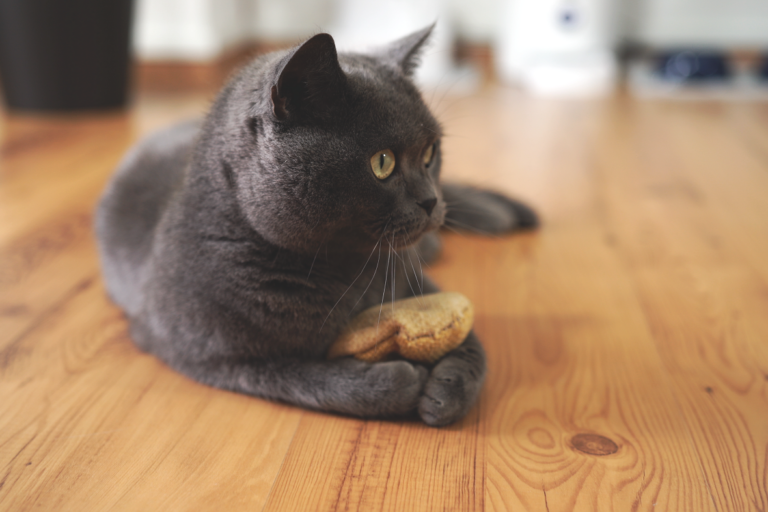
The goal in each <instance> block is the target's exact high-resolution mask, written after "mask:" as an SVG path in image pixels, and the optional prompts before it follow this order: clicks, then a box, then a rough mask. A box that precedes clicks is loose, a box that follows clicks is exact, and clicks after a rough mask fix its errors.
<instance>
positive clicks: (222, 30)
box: [133, 0, 252, 61]
mask: <svg viewBox="0 0 768 512" xmlns="http://www.w3.org/2000/svg"><path fill="white" fill-rule="evenodd" d="M250 10H251V2H250V1H249V0H137V3H136V14H135V16H136V18H135V23H134V33H133V45H134V52H135V53H136V55H138V57H139V58H141V59H145V60H190V61H205V60H211V59H214V58H216V57H217V56H218V55H220V54H221V53H222V52H223V51H225V50H226V49H228V48H229V47H231V46H233V45H235V44H237V43H238V42H240V41H242V40H244V39H246V38H249V37H250V35H251V32H252V29H251V17H252V16H251V14H250Z"/></svg>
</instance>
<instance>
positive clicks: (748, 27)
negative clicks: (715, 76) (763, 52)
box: [634, 0, 768, 49]
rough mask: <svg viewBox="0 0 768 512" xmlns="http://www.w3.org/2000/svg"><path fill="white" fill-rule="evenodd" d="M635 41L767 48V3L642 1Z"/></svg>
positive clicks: (767, 0) (759, 0)
mask: <svg viewBox="0 0 768 512" xmlns="http://www.w3.org/2000/svg"><path fill="white" fill-rule="evenodd" d="M637 3H639V5H638V6H636V9H637V12H638V18H637V20H636V23H635V24H634V25H635V28H634V30H635V34H634V38H635V39H637V40H638V41H640V42H643V43H646V44H649V45H651V46H667V47H669V46H688V45H698V46H714V47H725V48H728V47H753V48H759V49H765V48H766V47H767V46H768V0H643V1H641V2H637Z"/></svg>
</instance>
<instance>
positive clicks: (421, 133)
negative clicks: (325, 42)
mask: <svg viewBox="0 0 768 512" xmlns="http://www.w3.org/2000/svg"><path fill="white" fill-rule="evenodd" d="M345 57H348V58H342V59H340V62H341V63H342V69H343V70H344V72H345V74H346V75H347V84H348V87H350V89H351V92H352V95H353V97H354V102H353V109H354V112H352V113H351V114H352V117H353V119H354V125H356V128H357V129H359V130H362V131H365V132H367V133H370V132H380V133H382V134H386V135H389V136H391V137H397V138H402V139H410V140H413V139H427V138H436V137H439V136H440V125H439V123H438V122H437V120H436V119H435V118H434V116H433V115H432V113H431V112H430V111H429V108H428V107H427V106H426V105H425V104H424V101H423V100H422V98H421V94H420V93H419V92H418V90H417V89H416V87H415V86H414V84H413V83H412V82H411V81H410V80H409V79H408V78H406V77H404V76H403V75H402V74H401V73H398V72H397V71H396V70H393V69H391V68H388V67H386V66H384V65H382V64H381V63H379V62H377V61H376V60H375V59H374V58H371V57H367V56H351V58H349V57H350V56H345Z"/></svg>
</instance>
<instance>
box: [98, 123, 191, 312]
mask: <svg viewBox="0 0 768 512" xmlns="http://www.w3.org/2000/svg"><path fill="white" fill-rule="evenodd" d="M200 124H201V123H200V122H199V121H188V122H184V123H181V124H178V125H175V126H172V127H170V128H167V129H164V130H161V131H158V132H156V133H154V134H151V135H149V136H148V137H146V138H145V139H144V140H142V141H141V142H139V143H138V144H136V146H134V147H133V148H132V149H131V150H130V151H129V152H128V153H127V154H126V156H125V157H124V158H123V161H122V162H121V163H120V165H119V166H118V168H117V171H116V172H115V174H114V175H113V177H112V179H111V181H110V183H109V184H108V186H107V188H106V190H105V192H104V195H103V196H102V198H101V201H100V203H99V206H98V208H97V210H96V235H97V239H98V243H99V251H100V255H101V260H102V267H103V270H104V276H105V280H106V287H107V291H108V292H109V294H110V296H111V297H112V299H113V300H114V301H115V302H116V303H117V304H118V305H120V306H121V307H123V308H124V309H125V311H126V312H127V313H128V314H129V315H134V314H136V313H137V311H138V308H139V307H140V303H141V298H140V296H139V291H140V286H141V281H142V274H143V270H144V267H145V264H146V262H147V259H148V256H149V254H150V251H151V248H152V240H153V237H154V232H155V228H156V226H157V225H158V222H159V221H160V219H161V218H162V216H163V212H164V211H165V209H166V206H167V205H168V202H169V200H170V198H171V196H172V195H173V192H174V191H175V190H177V189H178V187H179V186H180V185H181V182H182V181H183V178H184V173H185V170H186V168H187V166H188V165H189V162H190V159H191V155H192V149H193V146H194V142H195V141H196V140H197V137H198V134H199V132H200Z"/></svg>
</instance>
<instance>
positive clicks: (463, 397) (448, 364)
mask: <svg viewBox="0 0 768 512" xmlns="http://www.w3.org/2000/svg"><path fill="white" fill-rule="evenodd" d="M482 385H483V377H482V376H478V375H475V374H473V372H470V371H467V369H466V368H465V367H464V366H463V365H462V364H461V362H460V361H456V360H453V359H451V358H448V359H444V360H443V361H442V362H440V363H439V364H438V365H437V366H435V368H434V369H433V370H432V373H431V374H430V376H429V380H427V385H426V386H425V387H424V392H423V394H422V396H421V399H420V400H419V416H421V419H422V420H423V421H424V423H426V424H427V425H431V426H433V427H439V426H443V425H448V424H450V423H453V422H454V421H457V420H459V419H461V418H462V417H464V416H465V415H466V414H467V412H469V410H470V409H471V408H472V406H473V405H474V404H475V402H476V401H477V397H478V395H479V394H480V388H481V387H482Z"/></svg>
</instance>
